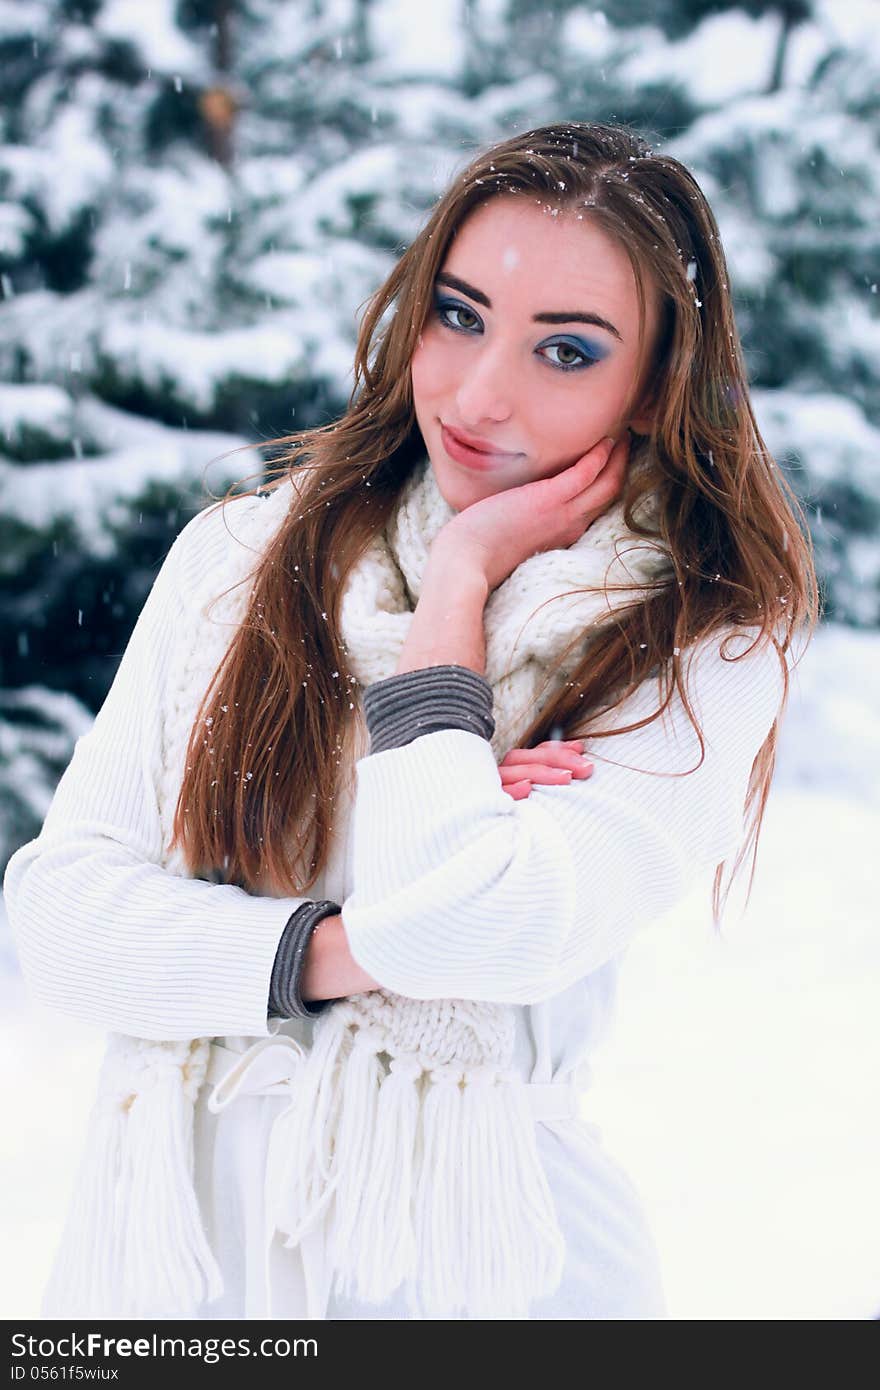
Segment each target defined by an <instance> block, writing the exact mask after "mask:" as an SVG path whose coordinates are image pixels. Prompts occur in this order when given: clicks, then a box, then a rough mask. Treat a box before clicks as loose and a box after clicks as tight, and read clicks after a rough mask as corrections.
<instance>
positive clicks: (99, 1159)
mask: <svg viewBox="0 0 880 1390" xmlns="http://www.w3.org/2000/svg"><path fill="white" fill-rule="evenodd" d="M140 1041H141V1040H139V1039H127V1040H126V1045H130V1044H132V1043H134V1044H137V1043H138V1042H140ZM149 1046H150V1047H152V1046H154V1045H153V1044H150V1045H149ZM132 1050H133V1051H135V1052H136V1051H137V1048H136V1046H135V1047H134V1048H133V1049H132ZM117 1065H118V1062H117V1057H116V1053H115V1051H114V1049H113V1047H112V1046H111V1049H110V1052H109V1054H108V1057H107V1059H106V1060H105V1068H107V1069H108V1070H110V1071H113V1072H115V1068H116V1066H117ZM141 1075H142V1077H143V1079H144V1082H145V1084H144V1086H143V1089H141V1090H140V1091H131V1092H129V1093H128V1094H127V1095H121V1094H120V1093H119V1091H118V1090H117V1089H115V1088H114V1087H113V1086H112V1085H111V1086H110V1088H109V1092H103V1091H102V1090H101V1089H99V1097H100V1098H99V1100H98V1101H97V1102H96V1104H95V1105H94V1107H93V1109H92V1112H91V1114H90V1116H89V1120H88V1125H87V1132H86V1143H85V1148H84V1151H83V1154H82V1157H81V1159H80V1163H79V1167H78V1170H77V1175H76V1178H75V1180H74V1187H73V1195H72V1198H71V1201H70V1204H69V1207H68V1213H67V1219H66V1222H65V1225H64V1228H63V1231H62V1235H61V1240H60V1242H59V1245H58V1248H57V1251H56V1254H55V1258H54V1261H53V1265H52V1269H51V1272H50V1275H49V1279H48V1282H47V1284H46V1287H45V1289H44V1292H43V1298H42V1302H41V1307H40V1317H41V1318H86V1317H96V1316H99V1317H191V1316H194V1314H195V1310H196V1308H197V1307H198V1305H199V1303H201V1302H203V1301H205V1300H208V1301H210V1300H211V1299H213V1298H217V1297H219V1295H220V1294H221V1293H222V1291H223V1279H222V1275H221V1272H220V1268H219V1266H218V1264H217V1261H216V1260H215V1258H214V1256H213V1254H212V1251H211V1248H210V1246H209V1244H208V1240H207V1237H206V1235H205V1231H204V1228H203V1225H202V1220H201V1215H200V1212H199V1208H198V1199H197V1197H196V1193H195V1188H194V1183H193V1121H194V1109H193V1103H192V1097H191V1095H190V1094H189V1089H190V1088H189V1087H188V1086H187V1084H186V1083H185V1081H184V1076H183V1073H182V1070H181V1068H180V1067H179V1066H177V1065H174V1064H173V1063H172V1064H170V1065H169V1063H168V1060H167V1059H166V1058H163V1061H162V1066H161V1068H160V1070H159V1071H158V1073H156V1074H153V1073H150V1074H149V1075H147V1074H146V1073H145V1072H143V1071H142V1073H141Z"/></svg>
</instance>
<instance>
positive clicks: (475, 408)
mask: <svg viewBox="0 0 880 1390" xmlns="http://www.w3.org/2000/svg"><path fill="white" fill-rule="evenodd" d="M514 396H515V388H514V374H513V371H512V369H511V365H510V361H509V359H506V358H505V356H504V354H503V353H502V352H501V351H497V350H493V349H492V348H486V349H485V350H484V351H482V352H480V353H475V354H473V356H472V357H471V359H470V361H469V363H468V366H467V370H466V371H465V373H464V375H463V377H462V379H461V381H460V382H459V386H458V390H457V391H456V394H455V403H456V406H457V407H458V412H459V419H460V421H461V423H462V424H465V423H466V422H470V423H473V424H476V423H478V422H479V421H480V420H506V419H507V418H508V417H509V415H510V412H511V402H512V401H513V399H514Z"/></svg>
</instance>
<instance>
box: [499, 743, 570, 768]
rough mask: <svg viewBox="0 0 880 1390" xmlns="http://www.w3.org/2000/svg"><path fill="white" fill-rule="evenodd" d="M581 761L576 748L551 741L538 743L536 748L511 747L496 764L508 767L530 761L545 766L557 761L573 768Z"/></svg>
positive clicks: (529, 762)
mask: <svg viewBox="0 0 880 1390" xmlns="http://www.w3.org/2000/svg"><path fill="white" fill-rule="evenodd" d="M582 761H583V758H582V755H581V754H580V753H579V752H578V751H577V750H576V749H574V748H569V747H568V746H567V745H566V744H564V743H556V742H551V743H542V744H539V745H538V747H537V748H511V750H510V752H509V753H506V754H505V755H504V757H503V758H502V760H501V762H500V763H499V764H498V766H499V767H509V766H511V765H513V764H516V766H518V767H519V766H522V765H523V764H531V763H541V764H543V765H544V766H547V765H548V764H552V763H556V762H558V763H560V764H561V765H562V766H564V767H571V768H575V767H578V766H579V765H580V764H581V763H582Z"/></svg>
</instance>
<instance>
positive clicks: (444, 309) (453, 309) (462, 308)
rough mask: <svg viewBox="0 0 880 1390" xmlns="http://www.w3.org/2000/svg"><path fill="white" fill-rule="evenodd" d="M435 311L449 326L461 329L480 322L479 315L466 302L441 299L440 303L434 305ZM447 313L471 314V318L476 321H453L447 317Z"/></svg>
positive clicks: (471, 326)
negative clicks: (459, 302) (457, 302)
mask: <svg viewBox="0 0 880 1390" xmlns="http://www.w3.org/2000/svg"><path fill="white" fill-rule="evenodd" d="M434 311H435V313H436V314H437V316H438V317H439V319H440V320H441V322H442V323H445V324H446V325H447V327H448V328H457V329H460V330H464V329H468V328H473V327H474V324H476V323H479V322H480V320H479V316H478V315H477V314H475V313H474V311H473V309H469V308H468V306H467V305H466V304H456V303H455V302H454V301H453V300H440V301H439V302H438V303H436V304H435V305H434ZM447 314H465V315H467V314H470V316H471V319H472V320H473V321H474V322H473V323H470V324H468V323H453V322H451V321H450V320H449V319H448V318H447V317H446V315H447Z"/></svg>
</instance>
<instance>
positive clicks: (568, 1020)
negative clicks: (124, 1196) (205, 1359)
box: [4, 501, 781, 1316]
mask: <svg viewBox="0 0 880 1390" xmlns="http://www.w3.org/2000/svg"><path fill="white" fill-rule="evenodd" d="M252 505H253V504H252V503H250V502H248V501H242V502H241V503H235V504H233V505H232V507H231V508H230V509H227V522H229V520H230V518H232V519H233V521H232V524H233V525H234V518H235V516H236V514H237V512H238V509H239V508H248V507H250V506H252ZM229 548H230V537H229V532H228V530H227V529H226V523H225V522H224V519H223V516H222V515H221V514H220V513H219V512H218V513H215V514H214V515H212V516H209V515H208V514H207V513H202V514H200V515H199V516H198V517H196V518H195V519H194V520H193V522H191V523H190V524H189V525H188V526H187V527H185V528H184V530H183V531H182V532H181V534H180V536H179V537H178V539H177V540H176V542H175V544H174V546H173V547H172V549H171V551H170V553H169V555H168V557H167V559H166V561H165V563H164V564H163V566H162V568H161V571H160V573H159V575H158V577H157V579H156V582H155V584H154V586H153V589H152V591H151V593H150V595H149V597H148V600H147V602H146V604H145V606H144V608H143V611H142V613H141V615H140V618H139V620H138V623H137V625H136V627H135V630H134V633H133V635H132V638H131V640H130V642H129V644H128V647H127V649H126V651H125V653H124V656H123V658H122V661H121V663H120V666H119V669H118V672H117V675H116V678H115V680H114V682H113V686H112V688H111V690H110V692H109V694H108V697H107V699H106V701H105V703H104V705H103V707H102V709H101V711H100V713H99V715H98V717H97V719H96V721H95V724H94V726H93V728H92V729H91V730H90V731H89V733H88V734H86V735H85V736H84V737H82V738H81V739H80V740H79V741H78V743H77V745H76V749H75V752H74V756H73V759H72V761H71V763H70V765H69V767H68V769H67V770H66V772H65V773H64V775H63V777H62V778H61V781H60V783H59V785H58V788H57V790H56V793H55V797H54V799H53V802H52V805H51V807H50V810H49V813H48V815H47V817H46V820H45V823H44V826H43V829H42V831H41V833H40V835H39V836H38V837H37V839H35V840H34V841H32V842H30V843H29V844H26V845H24V846H23V847H22V848H21V849H20V850H19V851H18V852H17V853H16V854H15V855H13V857H12V859H11V860H10V862H9V864H8V866H7V870H6V875H5V879H4V892H5V896H6V903H7V908H8V915H9V920H10V923H11V926H12V929H13V931H14V933H15V936H16V940H17V946H18V952H19V959H20V962H21V967H22V971H23V974H24V976H25V979H26V981H27V983H28V985H29V987H30V989H31V991H32V994H33V996H34V997H35V998H36V999H37V1001H38V1002H40V1003H41V1004H43V1005H44V1006H46V1007H49V1008H51V1009H54V1010H56V1011H57V1012H58V1013H59V1014H61V1015H69V1016H71V1017H75V1018H79V1019H81V1020H83V1021H86V1022H88V1023H90V1024H96V1025H98V1026H100V1027H103V1028H106V1029H108V1030H110V1031H118V1032H121V1033H128V1034H133V1035H136V1036H139V1037H143V1038H154V1039H162V1040H170V1039H192V1038H194V1037H197V1036H205V1037H215V1038H218V1039H224V1038H225V1039H227V1040H229V1039H231V1040H233V1045H236V1046H238V1045H240V1043H241V1042H242V1040H244V1041H245V1042H252V1041H253V1040H255V1039H259V1038H265V1037H267V1036H268V1035H270V1034H271V1033H272V1032H273V1031H274V1030H273V1029H272V1028H271V1027H270V1025H269V1023H268V1021H267V995H268V988H269V980H270V977H271V972H272V965H273V961H274V958H275V952H276V949H277V946H278V942H279V939H280V937H281V935H282V933H283V931H284V928H285V925H286V923H287V921H288V919H289V917H290V915H291V913H292V911H293V910H294V908H295V907H296V906H297V905H298V904H299V903H301V902H304V901H307V899H306V898H291V897H282V898H277V897H273V896H270V895H268V894H267V895H262V896H260V895H251V894H248V893H245V892H243V891H242V890H241V889H238V888H236V887H234V886H231V885H222V884H211V883H208V882H206V881H204V880H200V879H189V878H181V877H180V876H179V875H178V874H175V873H171V872H169V871H168V869H166V868H165V867H163V866H162V863H161V862H160V861H161V859H162V839H163V831H162V826H161V825H160V820H159V815H158V809H157V800H156V791H155V788H156V785H157V779H158V778H159V777H160V776H161V775H162V772H161V768H162V757H163V732H162V728H161V718H162V712H163V711H165V710H167V708H168V698H169V692H168V678H169V672H170V670H171V669H172V668H173V666H174V663H175V640H176V639H175V634H176V633H179V632H181V631H184V630H186V631H190V630H191V621H192V613H193V611H194V605H195V606H201V604H202V603H203V602H204V600H205V597H206V596H208V595H211V594H215V593H217V592H219V591H220V590H221V589H222V588H223V587H224V584H226V583H228V582H229V579H228V560H229ZM747 641H748V635H746V637H745V638H744V639H743V646H744V645H746V644H747ZM719 643H720V639H719V638H715V639H713V641H711V642H709V643H705V644H702V645H701V646H700V647H699V648H697V649H695V650H694V651H692V652H690V653H688V654H687V656H688V662H689V664H690V676H689V683H688V689H689V692H690V694H691V697H692V701H693V703H694V705H695V712H696V714H697V717H698V719H699V722H700V725H701V728H702V730H703V733H704V736H705V739H706V755H705V759H704V760H703V763H702V766H700V767H699V768H698V769H697V770H696V771H694V772H692V773H690V774H689V775H688V776H685V777H670V776H650V775H646V773H647V772H650V771H654V772H665V773H669V772H671V771H684V770H686V769H689V768H691V767H693V766H694V765H695V764H696V763H697V762H698V761H699V758H700V748H699V742H698V740H697V736H696V734H695V733H694V731H693V729H692V727H691V725H690V722H689V721H688V719H687V716H686V714H685V712H684V709H683V707H682V706H681V704H680V701H679V700H678V699H676V700H675V701H674V702H673V705H672V708H671V710H670V711H669V712H667V714H665V715H664V716H663V718H662V719H661V720H656V721H654V722H653V723H652V724H651V725H649V726H648V727H646V728H644V729H640V730H636V731H634V732H631V733H628V734H623V735H618V736H616V737H615V738H613V739H603V740H598V741H596V743H595V744H594V745H593V746H592V747H591V749H590V752H591V756H592V757H593V758H594V761H595V763H596V768H595V772H594V775H593V777H592V778H591V779H589V780H587V781H583V782H572V783H571V784H570V785H567V786H562V787H541V788H536V789H534V790H533V791H532V794H531V796H530V797H529V798H528V799H527V800H524V801H518V802H514V801H513V800H512V799H511V798H509V797H507V796H505V795H504V794H503V793H501V792H500V787H499V779H498V769H497V765H496V761H495V758H494V755H493V753H492V750H491V748H490V746H489V744H488V743H487V741H486V740H484V739H481V738H479V737H478V736H476V735H475V734H471V733H468V732H465V731H464V730H460V729H448V730H440V731H437V732H434V733H432V734H430V735H427V736H424V737H421V738H418V739H415V740H414V741H412V742H410V743H409V744H406V745H404V746H402V747H400V748H392V749H388V750H386V751H384V752H381V753H377V754H375V755H372V756H363V757H361V758H360V759H359V760H358V762H357V801H356V808H355V811H354V814H353V815H352V816H351V825H350V826H349V825H348V824H346V823H345V822H344V816H343V815H342V812H340V818H341V821H342V822H343V823H342V824H340V827H339V831H340V834H341V836H342V837H343V843H342V847H341V857H340V858H338V859H337V860H336V861H334V862H335V864H336V868H335V869H331V870H328V874H327V875H325V876H324V877H322V880H321V881H320V882H319V883H317V884H316V885H315V886H314V887H313V890H312V893H311V894H310V897H312V898H318V897H329V898H331V899H334V900H335V901H338V902H340V903H341V904H343V918H344V922H345V926H346V931H347V935H348V938H349V943H350V947H351V950H352V954H353V955H354V957H355V959H356V960H357V961H358V963H359V964H360V965H362V966H363V968H364V969H365V970H367V971H368V972H369V974H370V975H371V976H373V977H374V978H375V979H376V980H378V981H379V982H380V983H381V984H382V985H384V986H386V987H387V988H389V989H392V990H394V991H397V992H398V993H400V994H402V995H406V996H409V997H411V998H415V999H435V998H456V999H464V1000H467V999H473V1000H481V1001H486V1000H491V1001H496V1002H499V1003H508V1004H512V1005H515V1006H517V1008H518V1018H519V1019H520V1022H521V1023H522V1028H521V1029H520V1039H521V1041H522V1039H524V1038H525V1037H526V1036H527V1037H528V1039H529V1046H530V1049H531V1050H530V1053H529V1055H528V1057H527V1058H526V1052H525V1049H524V1048H521V1050H520V1056H521V1057H522V1058H525V1059H526V1060H525V1061H524V1066H525V1068H526V1070H527V1071H529V1072H530V1073H531V1076H532V1079H533V1080H534V1079H546V1080H550V1079H551V1077H552V1078H553V1079H556V1077H557V1075H558V1074H559V1072H560V1070H567V1071H568V1070H571V1071H573V1070H574V1068H575V1067H577V1066H578V1065H580V1064H582V1063H583V1061H584V1059H585V1058H586V1057H587V1056H588V1054H589V1052H590V1051H591V1050H592V1048H593V1047H594V1046H595V1043H596V1042H597V1041H598V1040H599V1037H600V1036H601V1032H602V1028H603V1027H604V1024H605V1022H606V1021H607V1011H608V1006H609V1004H610V995H609V994H608V992H607V991H606V992H605V995H604V997H603V999H602V1003H601V1007H600V1001H599V994H598V993H597V992H596V990H595V989H593V993H592V994H591V987H595V986H596V985H597V983H598V982H599V981H600V980H602V981H608V980H609V979H611V978H612V977H613V971H611V972H610V973H609V971H608V970H607V969H606V967H610V966H611V965H612V963H613V962H614V961H615V960H617V959H619V958H620V955H621V953H622V951H623V950H624V949H625V947H626V945H627V943H628V942H629V941H630V940H631V939H632V936H633V934H634V933H635V932H636V931H637V930H638V929H639V928H640V927H642V926H644V925H646V924H648V923H649V922H651V921H652V920H654V919H656V918H659V917H661V916H662V915H663V914H664V913H665V912H666V911H667V910H668V909H669V908H670V907H672V906H673V905H674V903H675V902H677V901H678V900H679V899H680V898H681V897H682V896H683V894H684V893H685V892H686V891H687V890H688V888H689V887H690V886H691V884H692V883H693V881H694V879H695V878H696V876H697V875H698V874H699V873H701V872H702V871H703V870H705V869H707V868H708V867H710V866H712V865H714V864H715V863H717V862H718V861H719V860H720V859H722V858H724V857H725V856H727V855H729V854H730V853H732V852H733V851H734V850H735V848H736V846H737V844H738V843H739V840H740V836H741V833H742V807H743V802H744V797H745V792H746V786H747V782H748V777H749V772H750V768H751V764H752V761H753V758H754V756H755V754H756V752H757V750H758V748H759V747H760V745H761V743H762V742H763V740H764V738H765V737H766V735H767V733H768V731H769V728H770V725H771V723H772V720H773V718H774V716H775V714H776V712H777V708H778V703H779V697H780V694H781V673H780V671H779V664H778V659H777V657H776V655H775V653H774V652H773V651H772V650H767V649H764V650H762V651H757V652H755V653H753V654H752V655H751V656H749V657H748V658H746V659H744V660H743V661H740V662H733V663H731V662H727V661H724V660H723V659H722V657H721V655H720V652H719ZM736 649H737V648H736V647H735V646H734V647H732V648H730V649H728V654H732V651H735V650H736ZM649 686H650V688H649ZM655 706H656V686H655V685H653V683H649V684H648V686H645V687H643V688H642V689H641V690H640V691H638V692H636V694H635V695H634V696H633V697H631V698H630V700H629V702H628V703H627V705H626V706H625V707H623V708H621V709H619V710H616V711H615V712H614V722H615V723H616V724H620V723H623V722H630V721H632V720H635V719H637V718H639V717H642V716H644V715H647V714H649V713H650V712H651V711H652V710H653V709H654V708H655ZM365 751H366V750H365ZM334 873H335V875H336V877H335V879H334V877H333V875H334ZM355 882H356V884H357V892H356V893H353V892H352V888H353V885H354V883H355ZM591 1009H592V1015H593V1016H590V1010H591ZM599 1013H601V1014H602V1015H603V1017H602V1018H601V1019H600V1018H599V1017H598V1014H599ZM600 1025H601V1026H600ZM291 1031H294V1030H291ZM578 1157H579V1163H580V1165H581V1168H582V1167H583V1164H584V1155H583V1152H582V1150H581V1151H580V1152H579V1155H578ZM563 1166H564V1165H563ZM560 1171H561V1170H560ZM586 1176H587V1177H588V1176H589V1175H586ZM554 1194H555V1197H556V1202H557V1207H561V1208H562V1210H560V1212H559V1216H560V1224H561V1225H563V1227H564V1226H565V1213H566V1210H569V1211H571V1212H572V1215H573V1214H574V1212H575V1210H576V1209H577V1206H578V1204H579V1203H582V1202H583V1198H584V1192H583V1187H582V1186H581V1188H580V1190H579V1188H578V1180H576V1179H575V1178H573V1177H572V1175H571V1174H570V1173H567V1174H566V1176H565V1177H564V1178H562V1177H559V1176H558V1175H557V1182H556V1186H555V1187H554ZM573 1219H574V1215H573ZM569 1255H570V1260H572V1261H575V1262H577V1261H578V1259H580V1258H583V1259H584V1260H589V1259H590V1254H589V1251H586V1250H581V1251H580V1253H579V1250H578V1246H577V1242H576V1241H575V1242H573V1243H572V1244H571V1248H570V1252H569ZM593 1263H594V1266H595V1260H594V1262H593ZM579 1279H580V1287H581V1288H584V1287H586V1284H587V1282H588V1281H587V1280H586V1277H585V1275H583V1274H582V1275H581V1276H579ZM577 1283H578V1278H575V1284H577ZM606 1283H607V1280H606ZM565 1287H566V1286H564V1287H563V1292H562V1294H561V1297H563V1298H564V1297H565V1296H566V1295H565ZM569 1287H570V1286H569ZM609 1297H610V1298H611V1302H612V1303H613V1301H614V1295H613V1294H611V1295H609ZM246 1302H247V1300H246ZM247 1306H250V1307H253V1306H254V1304H253V1303H252V1302H251V1303H250V1304H248V1305H247ZM208 1315H210V1314H208ZM341 1315H343V1316H345V1314H341ZM366 1315H367V1316H383V1313H382V1311H381V1310H379V1311H376V1312H371V1313H369V1314H366ZM387 1315H388V1316H394V1314H393V1313H390V1314H387ZM544 1315H545V1316H555V1315H559V1314H554V1313H552V1312H549V1313H546V1314H544ZM563 1315H564V1314H563ZM577 1315H578V1314H572V1316H577ZM581 1315H584V1316H593V1315H599V1316H601V1315H602V1314H595V1313H594V1314H590V1313H587V1314H581ZM607 1315H608V1316H626V1315H627V1314H625V1313H623V1314H621V1313H616V1314H615V1313H613V1312H611V1313H608V1314H607ZM352 1316H358V1314H352Z"/></svg>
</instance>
